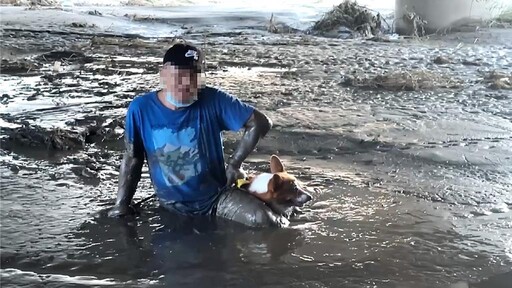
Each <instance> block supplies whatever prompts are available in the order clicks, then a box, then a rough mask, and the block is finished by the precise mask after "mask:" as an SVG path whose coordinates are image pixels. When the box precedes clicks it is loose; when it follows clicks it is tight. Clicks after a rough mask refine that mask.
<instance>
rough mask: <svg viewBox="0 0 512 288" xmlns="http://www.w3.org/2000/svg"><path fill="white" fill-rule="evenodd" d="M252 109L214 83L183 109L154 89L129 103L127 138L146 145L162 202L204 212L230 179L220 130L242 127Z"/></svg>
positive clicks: (190, 210) (154, 181)
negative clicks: (162, 99) (174, 107)
mask: <svg viewBox="0 0 512 288" xmlns="http://www.w3.org/2000/svg"><path fill="white" fill-rule="evenodd" d="M253 110H254V107H252V106H251V105H248V104H246V103H243V102H242V101H240V100H239V99H237V98H236V97H234V96H232V95H230V94H227V93H226V92H223V91H221V90H219V89H216V88H213V87H210V86H206V87H205V88H203V89H202V90H201V91H200V92H199V95H198V100H197V101H196V102H195V103H193V104H192V105H190V106H189V107H186V108H184V109H180V110H171V109H169V108H167V107H165V106H164V105H163V104H162V103H161V102H160V100H159V99H158V96H157V91H152V92H149V93H146V94H143V95H139V96H137V97H135V98H134V99H133V101H132V102H131V103H130V105H129V107H128V112H127V115H126V123H125V129H126V130H125V133H126V135H125V137H126V139H127V141H128V142H130V143H132V144H133V145H134V147H137V145H143V149H144V151H145V153H146V159H147V160H148V166H149V173H150V176H151V180H152V183H153V185H154V188H155V192H156V194H157V196H158V198H159V199H160V201H162V202H163V203H164V204H165V203H166V202H179V203H180V207H183V209H184V210H186V211H183V212H186V213H198V212H199V213H202V212H201V211H207V210H208V209H210V207H211V205H212V204H213V201H214V200H215V199H216V196H217V194H218V193H219V191H220V189H221V188H222V187H224V186H225V184H226V181H227V179H226V174H225V166H224V165H225V162H224V152H223V142H222V134H221V132H222V131H227V130H230V131H238V130H240V129H241V128H242V127H243V126H244V124H245V123H246V121H247V120H248V119H249V117H250V116H251V114H252V112H253ZM138 147H141V146H138Z"/></svg>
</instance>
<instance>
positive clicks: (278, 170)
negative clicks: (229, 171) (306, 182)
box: [249, 155, 313, 207]
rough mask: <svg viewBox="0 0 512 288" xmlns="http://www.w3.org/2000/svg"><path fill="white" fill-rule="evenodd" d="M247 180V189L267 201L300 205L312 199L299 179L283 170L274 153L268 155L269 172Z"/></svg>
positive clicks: (286, 204)
mask: <svg viewBox="0 0 512 288" xmlns="http://www.w3.org/2000/svg"><path fill="white" fill-rule="evenodd" d="M249 181H250V182H251V184H250V186H249V191H250V192H251V193H253V194H254V195H255V196H256V197H258V198H260V199H261V200H263V201H265V202H267V203H273V204H278V205H282V206H288V207H291V206H296V207H302V206H304V204H306V203H307V202H309V201H311V200H313V197H312V196H311V195H310V194H309V193H308V192H306V190H304V188H303V187H302V185H301V184H300V181H299V180H297V179H296V178H295V177H294V176H293V175H291V174H289V173H288V172H287V171H286V170H285V168H284V165H283V163H282V162H281V159H279V157H277V156H276V155H272V156H271V157H270V173H263V174H260V175H257V176H253V177H250V179H249Z"/></svg>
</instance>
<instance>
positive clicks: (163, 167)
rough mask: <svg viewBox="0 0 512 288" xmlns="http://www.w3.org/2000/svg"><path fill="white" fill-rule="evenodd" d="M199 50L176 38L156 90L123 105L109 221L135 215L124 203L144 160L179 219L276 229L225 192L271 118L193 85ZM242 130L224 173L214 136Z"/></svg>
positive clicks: (253, 205) (270, 219)
mask: <svg viewBox="0 0 512 288" xmlns="http://www.w3.org/2000/svg"><path fill="white" fill-rule="evenodd" d="M203 59H204V57H203V55H202V51H201V50H200V49H199V48H197V47H195V46H194V45H191V44H190V43H187V42H186V41H183V40H180V41H175V43H174V44H173V45H172V46H171V47H170V48H169V49H168V50H167V52H166V53H165V55H164V58H163V65H162V67H161V70H160V80H161V84H162V89H161V90H158V91H152V92H148V93H146V94H143V95H140V96H138V97H136V98H134V100H133V101H132V102H131V103H130V105H129V107H128V111H127V115H126V123H125V144H126V151H125V152H124V157H123V161H122V163H121V167H120V173H119V184H118V191H117V200H116V204H115V206H114V207H113V208H112V209H111V210H110V211H109V213H108V214H109V216H111V217H120V216H124V215H129V214H132V213H134V212H135V211H134V209H133V207H132V206H131V202H132V199H133V196H134V194H135V191H136V189H137V185H138V182H139V180H140V178H141V172H142V166H143V164H144V160H145V159H147V161H148V166H149V171H150V175H151V181H152V183H153V186H154V187H155V192H156V195H157V197H158V199H159V201H160V203H161V205H162V206H163V207H165V208H167V209H168V210H170V211H173V212H176V213H179V214H183V215H211V216H219V217H223V218H228V219H231V220H234V221H237V222H241V223H243V224H246V225H249V226H283V225H286V224H287V223H288V222H287V221H288V220H287V219H285V218H283V217H282V216H280V215H277V214H276V213H274V212H273V211H272V210H271V209H270V208H269V207H268V206H266V205H265V204H264V203H263V202H261V201H260V200H258V199H257V198H255V197H254V196H252V195H249V194H248V193H245V192H243V191H240V190H238V189H236V188H235V187H232V184H233V183H234V182H235V181H236V179H238V178H240V177H243V176H242V175H243V172H242V170H241V165H242V162H243V161H244V160H245V159H246V158H247V156H248V155H249V154H250V153H251V152H252V151H253V149H254V148H255V147H256V144H257V143H258V141H259V139H260V138H262V137H264V136H265V135H266V133H267V132H268V131H269V130H270V129H271V127H272V122H271V120H270V119H269V118H268V117H266V116H265V115H264V114H262V113H261V112H260V111H258V110H256V109H255V108H254V107H252V106H250V105H248V104H246V103H243V102H242V101H240V100H239V99H237V98H235V97H234V96H231V95H229V94H227V93H225V92H223V91H221V90H219V89H216V88H213V87H210V86H202V85H200V75H201V73H202V71H203V69H204V67H203V66H204V65H203ZM242 128H245V133H244V135H243V137H242V139H241V140H240V142H239V144H238V147H237V148H236V150H235V152H234V153H233V155H231V156H230V157H229V159H228V160H227V161H226V162H227V168H226V165H225V162H224V154H223V145H222V137H221V132H222V131H225V130H231V131H238V130H240V129H242Z"/></svg>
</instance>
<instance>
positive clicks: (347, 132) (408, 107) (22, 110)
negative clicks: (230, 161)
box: [0, 8, 512, 288]
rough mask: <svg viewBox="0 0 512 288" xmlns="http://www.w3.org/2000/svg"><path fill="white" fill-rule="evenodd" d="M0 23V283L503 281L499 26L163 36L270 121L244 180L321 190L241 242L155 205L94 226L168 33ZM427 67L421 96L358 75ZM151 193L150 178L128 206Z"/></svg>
mask: <svg viewBox="0 0 512 288" xmlns="http://www.w3.org/2000/svg"><path fill="white" fill-rule="evenodd" d="M13 9H14V8H13ZM98 9H99V8H98ZM5 11H6V10H2V20H1V21H2V29H3V32H2V36H3V39H2V44H1V45H2V46H1V48H2V66H1V75H0V87H1V91H0V92H1V94H2V95H1V99H0V103H1V104H0V126H1V128H2V130H1V141H2V142H1V144H2V148H1V149H0V162H1V164H2V165H1V166H0V173H1V177H2V178H1V183H0V185H1V207H0V208H1V209H0V210H1V212H0V216H1V231H0V232H1V255H0V256H1V272H0V276H1V285H2V287H25V286H26V287H103V286H113V287H153V286H154V287H207V286H210V287H244V288H248V287H400V288H401V287H415V288H419V287H451V288H458V287H496V288H501V287H511V285H512V284H510V283H512V268H511V267H512V212H511V211H510V208H512V156H511V155H512V90H511V89H510V86H508V87H507V85H497V84H496V82H493V81H494V80H489V79H488V76H489V75H490V74H491V73H492V72H493V71H495V72H497V73H500V75H501V74H502V75H504V76H502V77H501V76H500V77H498V78H500V79H501V80H500V81H504V82H503V83H505V84H506V83H507V82H506V81H507V80H506V79H505V78H506V77H507V76H508V77H510V78H509V81H511V82H512V44H510V43H512V42H511V40H512V30H510V29H482V30H480V31H478V32H467V33H456V34H451V35H448V36H443V37H432V38H430V39H401V40H396V41H391V42H383V41H369V40H362V39H347V40H338V39H332V38H321V37H314V36H309V35H297V34H269V33H266V32H265V31H263V30H261V27H260V24H261V23H260V22H261V21H262V20H261V19H265V17H264V16H261V15H259V16H261V17H259V16H258V15H257V14H255V15H251V17H247V19H245V18H244V19H245V20H244V19H239V20H238V21H239V22H237V23H238V24H236V23H235V24H236V25H238V27H231V26H229V27H228V28H226V27H224V30H222V29H221V28H218V27H217V28H215V29H217V30H215V29H214V28H212V26H208V25H210V24H208V25H206V24H205V26H204V27H201V26H200V25H197V26H199V27H196V28H193V29H192V28H187V27H183V26H182V25H185V24H180V23H177V24H176V23H172V25H175V26H176V27H177V28H176V29H177V30H179V29H185V30H186V29H189V30H188V32H187V33H188V34H187V37H188V38H189V39H191V40H193V41H195V42H197V43H199V44H200V45H201V47H203V48H204V49H205V51H206V53H207V65H208V71H207V73H206V77H205V80H206V82H207V83H208V84H212V85H218V86H220V87H222V88H224V89H225V90H227V91H228V92H231V93H233V94H235V95H237V96H239V97H240V98H241V99H243V100H244V101H247V102H249V103H251V104H253V105H255V106H256V107H258V108H259V109H261V110H262V111H264V112H265V113H267V114H268V115H269V116H270V117H271V118H272V119H273V121H274V123H275V125H274V128H273V130H272V131H271V133H270V134H269V135H268V137H266V138H265V139H263V140H262V141H261V142H260V144H259V146H258V148H257V150H256V151H255V152H254V153H253V154H251V156H250V157H249V159H248V160H247V162H246V163H245V164H244V165H245V168H246V169H247V170H249V171H250V172H251V171H253V172H254V171H265V170H266V169H268V159H269V156H270V155H271V154H273V153H276V154H278V155H279V156H280V157H281V158H282V159H283V160H284V161H285V165H287V167H288V168H289V170H290V171H291V172H292V173H294V174H295V175H296V176H297V177H298V178H299V179H300V180H302V181H303V182H304V183H306V184H307V185H308V186H310V187H312V188H315V189H316V190H315V191H316V192H315V194H314V197H315V199H314V201H313V202H312V203H310V204H309V205H307V207H305V208H304V209H303V212H304V213H303V214H300V215H299V216H298V217H296V218H294V219H292V221H291V225H290V227H289V228H286V229H264V230H255V229H249V228H246V227H241V226H239V225H236V224H234V223H230V222H226V221H220V220H219V221H208V220H206V219H181V218H179V217H177V216H175V215H171V214H169V213H168V212H166V211H164V210H163V209H161V208H160V207H159V206H158V205H157V203H156V201H154V200H149V201H146V202H144V203H143V204H142V207H141V211H142V212H141V215H140V216H137V217H132V218H127V219H111V218H108V217H106V216H105V214H106V211H107V209H108V208H109V207H111V205H112V204H113V202H114V200H115V192H116V188H117V173H118V168H119V164H120V160H121V153H122V140H121V139H122V135H123V123H124V119H123V116H124V113H125V111H126V107H127V105H128V104H129V102H130V101H131V99H132V98H133V97H134V96H135V95H137V94H138V93H141V92H144V91H149V90H151V89H156V88H157V87H158V77H157V73H158V64H159V63H160V59H161V55H162V53H163V52H164V51H165V49H166V45H167V44H168V43H169V38H168V37H165V36H162V37H160V38H151V37H147V34H146V36H145V37H142V36H140V37H137V36H135V35H134V34H136V33H135V32H133V31H135V28H133V27H138V26H136V24H137V23H135V24H134V22H129V21H127V20H123V19H124V18H122V17H121V16H116V17H117V18H115V19H116V20H115V21H118V22H122V21H126V25H125V26H123V27H125V28H126V27H128V28H126V31H125V30H122V29H119V28H117V29H118V30H120V31H121V32H119V31H118V32H119V33H117V32H115V31H114V32H112V31H109V30H108V29H106V28H105V26H108V25H106V24H105V23H106V22H105V21H106V20H105V17H106V16H105V17H104V18H101V17H99V16H90V15H89V16H87V15H80V17H85V19H87V24H89V25H91V24H92V23H95V25H96V28H91V27H80V25H78V26H77V25H70V24H65V23H64V22H65V21H64V20H66V19H68V20H69V19H70V17H71V20H73V19H75V18H73V17H78V16H69V15H68V14H63V12H59V11H25V10H24V11H25V12H23V13H27V15H25V14H16V15H17V16H12V15H13V12H12V13H8V12H5ZM10 11H15V12H16V13H21V12H20V11H21V10H10ZM102 11H103V10H102ZM30 13H32V14H30ZM44 13H50V14H49V15H50V16H51V18H52V19H53V20H52V21H53V22H52V21H50V20H48V17H47V18H44V17H43V16H45V15H46V14H44ZM51 13H54V14H51ZM103 13H104V14H105V15H106V12H105V11H103ZM119 13H121V12H119V11H118V14H119ZM9 14H11V15H10V16H9ZM121 14H122V13H121ZM37 15H39V16H37ZM41 15H43V16H41ZM46 16H48V15H46ZM24 17H33V18H32V20H31V21H27V20H26V19H25V20H24ZM37 17H39V18H37ZM41 17H42V18H41ZM59 17H60V18H59ZM94 17H97V18H94ZM112 17H114V16H112ZM100 18H101V19H100ZM260 18H261V19H260ZM63 19H64V20H63ZM81 19H82V18H81ZM98 19H99V20H98ZM109 19H110V18H109ZM194 19H196V20H197V21H199V22H200V21H203V20H204V19H202V18H194ZM215 19H217V18H215ZM230 19H231V20H232V21H231V22H229V23H232V22H233V21H234V20H233V19H232V18H230ZM186 20H187V21H190V19H186ZM210 20H211V21H206V20H204V21H205V23H206V22H208V23H211V22H212V21H213V20H212V19H210ZM260 20H261V21H260ZM94 21H97V22H94ZM102 21H103V22H102ZM109 21H110V20H109ZM112 21H114V20H112ZM152 21H154V20H152ZM152 21H141V23H140V25H141V26H140V27H143V28H141V29H145V30H144V31H145V32H148V31H151V29H163V28H162V27H163V26H162V25H168V26H169V27H170V26H172V25H171V24H169V23H168V21H167V22H166V21H156V22H152ZM176 21H178V20H176ZM180 21H185V20H184V19H181V20H180ZM178 22H179V21H178ZM63 23H64V24H63ZM116 23H117V22H116ZM165 23H167V24H165ZM187 23H188V22H187ZM240 23H241V24H240ZM235 24H233V25H235ZM102 25H103V26H102ZM130 25H134V26H130ZM230 25H231V24H230ZM98 27H99V28H98ZM172 27H174V26H172ZM171 30H172V29H171ZM130 31H132V32H133V33H130V34H129V35H127V34H126V33H128V32H130ZM159 31H160V30H159ZM173 31H174V30H173ZM56 51H60V52H56ZM439 56H442V57H444V58H445V59H447V60H448V61H446V62H443V61H434V59H436V57H439ZM57 61H58V62H57ZM59 63H60V64H59ZM425 71H426V72H425ZM399 72H403V73H405V74H396V73H399ZM393 73H395V74H393ZM421 73H424V74H421ZM425 73H429V74H428V75H430V76H429V77H428V79H430V80H428V79H427V80H425V81H427V82H428V83H427V84H424V86H425V87H423V89H407V88H405V87H400V88H399V89H394V90H393V89H390V88H386V87H383V86H382V85H380V86H375V85H366V84H365V83H368V82H365V81H364V79H369V78H371V79H373V78H374V77H375V76H378V75H380V76H383V75H394V76H392V77H390V79H392V80H393V79H394V80H395V81H396V79H399V78H400V77H406V76H404V75H425ZM398 75H402V76H398ZM415 79H416V82H415V83H416V85H420V84H421V83H419V82H421V81H420V80H418V78H415ZM432 79H435V81H433V80H432ZM503 79H505V80H503ZM429 81H430V82H429ZM493 83H494V84H493ZM508 83H510V82H508ZM239 136H240V134H234V133H231V134H229V133H228V134H226V135H225V149H226V152H227V153H230V152H231V151H233V148H234V147H235V145H236V141H237V139H238V137H239ZM62 148H68V149H62ZM152 193H153V192H152V187H151V183H150V181H149V176H148V174H147V170H146V167H145V170H144V175H143V178H142V181H141V183H140V184H139V189H138V192H137V194H136V201H139V200H140V199H143V198H145V197H147V196H150V195H152Z"/></svg>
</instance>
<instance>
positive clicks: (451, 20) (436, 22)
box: [395, 0, 512, 34]
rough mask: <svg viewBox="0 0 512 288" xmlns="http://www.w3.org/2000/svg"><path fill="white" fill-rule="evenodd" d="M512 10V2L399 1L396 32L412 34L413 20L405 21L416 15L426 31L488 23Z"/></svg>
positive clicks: (397, 0)
mask: <svg viewBox="0 0 512 288" xmlns="http://www.w3.org/2000/svg"><path fill="white" fill-rule="evenodd" d="M507 9H512V1H511V0H395V19H396V20H395V31H396V32H397V33H398V34H411V32H412V31H413V27H412V24H411V21H407V20H404V19H403V16H404V15H407V13H409V12H413V13H415V14H416V15H418V16H420V17H421V18H422V19H423V20H425V21H426V24H425V25H424V27H425V30H426V31H425V32H426V33H432V32H435V31H436V30H438V29H446V28H456V27H457V26H460V25H464V24H468V23H474V22H475V21H485V20H490V19H493V18H495V17H497V16H499V15H500V14H501V13H503V12H504V11H505V10H507Z"/></svg>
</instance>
